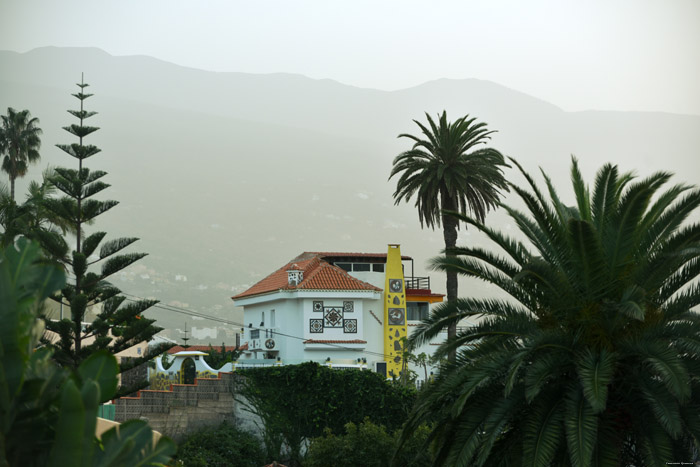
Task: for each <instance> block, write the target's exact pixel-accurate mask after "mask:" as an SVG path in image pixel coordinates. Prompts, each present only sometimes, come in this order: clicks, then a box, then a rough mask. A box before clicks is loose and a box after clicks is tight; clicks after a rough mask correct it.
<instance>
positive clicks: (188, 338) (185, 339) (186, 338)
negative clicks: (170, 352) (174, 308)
mask: <svg viewBox="0 0 700 467" xmlns="http://www.w3.org/2000/svg"><path fill="white" fill-rule="evenodd" d="M190 339H191V338H190V337H187V321H185V337H183V338H182V340H183V341H184V342H185V343H184V344H182V346H183V347H184V348H188V347H189V345H187V341H188V340H190Z"/></svg>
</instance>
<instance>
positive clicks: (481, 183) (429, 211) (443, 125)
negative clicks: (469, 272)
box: [389, 111, 508, 358]
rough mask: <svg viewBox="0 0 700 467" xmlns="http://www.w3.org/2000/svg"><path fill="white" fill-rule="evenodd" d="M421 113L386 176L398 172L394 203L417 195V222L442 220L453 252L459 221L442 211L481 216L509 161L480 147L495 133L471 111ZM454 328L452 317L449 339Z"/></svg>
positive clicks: (453, 293) (451, 282)
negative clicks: (450, 115) (417, 132)
mask: <svg viewBox="0 0 700 467" xmlns="http://www.w3.org/2000/svg"><path fill="white" fill-rule="evenodd" d="M425 116H426V118H427V119H428V125H429V126H425V125H423V124H422V123H420V122H419V121H417V120H414V122H415V123H416V125H418V127H419V128H420V129H421V133H423V134H422V135H421V136H420V137H419V136H413V135H409V134H401V135H399V138H408V139H410V140H412V141H413V142H414V143H413V147H412V148H411V149H409V150H408V151H406V152H403V153H401V154H399V156H398V157H396V159H394V167H393V169H392V170H391V175H390V176H389V179H391V178H392V177H393V176H394V175H398V174H401V176H400V177H399V180H398V181H397V182H396V191H395V192H394V200H395V204H399V203H400V202H401V201H406V202H408V201H409V200H410V199H411V198H412V197H413V196H414V195H415V197H416V203H415V206H416V208H417V209H418V218H419V219H420V223H421V227H423V225H426V226H428V227H431V228H433V229H434V228H435V226H436V225H437V226H438V227H439V226H440V225H441V224H442V232H443V236H444V238H445V249H446V254H448V255H451V254H452V253H451V251H450V249H452V248H454V247H455V246H456V245H457V229H458V227H459V225H458V220H457V218H455V217H453V216H449V215H446V214H445V213H444V211H457V212H460V213H462V214H467V213H470V214H472V215H473V216H474V218H476V219H478V220H479V221H483V220H484V218H485V217H486V213H487V212H488V211H489V210H490V209H492V208H494V207H495V206H496V205H497V204H498V201H499V199H500V195H501V191H503V190H506V191H507V189H508V185H507V183H506V179H505V177H504V176H503V168H504V167H507V164H506V163H505V161H504V159H503V155H502V154H501V153H500V152H499V151H497V150H496V149H493V148H489V147H482V145H484V144H486V142H487V141H488V140H489V139H490V136H489V135H491V133H494V130H491V131H489V130H488V129H487V127H486V124H485V123H483V122H482V123H479V122H477V121H476V119H475V118H469V115H466V116H464V117H461V118H458V119H457V120H455V121H454V122H448V121H447V112H444V111H443V112H442V115H439V120H438V122H437V123H436V122H435V121H433V119H432V118H431V117H430V115H428V114H427V113H426V114H425ZM446 276H447V287H446V292H447V301H448V302H449V301H454V300H456V299H457V297H458V288H457V273H456V272H455V271H447V273H446ZM456 333H457V323H456V322H454V323H452V324H450V326H449V327H448V329H447V337H448V339H454V337H455V335H456ZM450 356H451V357H452V358H454V355H450Z"/></svg>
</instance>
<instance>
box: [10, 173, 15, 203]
mask: <svg viewBox="0 0 700 467" xmlns="http://www.w3.org/2000/svg"><path fill="white" fill-rule="evenodd" d="M10 199H11V200H12V202H14V201H15V177H13V176H12V175H10Z"/></svg>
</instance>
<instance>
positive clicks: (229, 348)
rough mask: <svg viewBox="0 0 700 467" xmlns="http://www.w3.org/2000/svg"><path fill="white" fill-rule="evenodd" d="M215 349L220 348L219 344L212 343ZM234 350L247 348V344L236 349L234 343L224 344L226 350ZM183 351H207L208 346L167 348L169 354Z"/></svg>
mask: <svg viewBox="0 0 700 467" xmlns="http://www.w3.org/2000/svg"><path fill="white" fill-rule="evenodd" d="M211 347H212V348H213V349H214V350H215V351H219V350H221V346H220V345H212V346H211ZM234 350H248V344H243V345H241V346H240V347H238V349H236V346H235V345H227V346H226V352H233V351H234ZM184 351H189V352H209V346H208V345H190V346H189V347H187V348H185V347H183V346H181V345H176V346H175V347H171V348H170V349H168V353H169V354H170V355H172V354H174V353H178V352H184Z"/></svg>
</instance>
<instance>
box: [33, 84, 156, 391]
mask: <svg viewBox="0 0 700 467" xmlns="http://www.w3.org/2000/svg"><path fill="white" fill-rule="evenodd" d="M78 86H79V87H80V89H81V92H79V93H77V94H74V96H75V97H76V98H78V100H79V101H80V110H76V111H70V113H71V114H72V115H73V116H75V117H76V118H78V119H79V124H72V125H70V126H67V127H64V129H65V130H66V131H68V132H69V133H70V134H72V135H74V136H77V137H78V138H79V142H78V143H73V144H69V145H65V144H64V145H57V146H58V147H59V148H60V149H62V150H63V151H64V152H66V153H67V154H68V155H70V156H71V157H73V158H75V159H76V162H77V168H75V169H71V168H65V167H58V168H56V169H55V174H54V176H53V177H51V182H52V183H53V185H54V186H55V188H56V189H57V190H58V191H60V192H61V193H62V196H61V197H57V198H54V197H51V198H48V199H46V200H44V203H43V205H44V207H45V209H46V210H47V211H49V212H50V213H51V214H52V215H53V216H54V217H55V218H57V219H59V221H60V224H59V225H61V226H65V229H66V230H68V231H70V232H72V233H73V235H72V236H71V238H75V242H76V243H75V249H74V250H73V251H72V252H69V251H68V243H67V241H66V240H64V239H63V238H62V236H61V234H60V233H59V232H56V231H49V232H45V233H43V234H41V235H40V236H39V239H40V241H41V245H42V247H43V249H44V250H45V252H46V253H47V255H48V256H49V257H51V258H52V259H54V260H55V261H58V262H60V263H61V264H62V265H63V266H64V267H65V268H66V269H67V270H68V271H69V272H70V273H71V276H72V277H73V278H74V281H73V282H72V283H70V284H67V285H66V286H65V287H64V288H63V289H62V290H61V291H60V293H59V294H56V296H55V297H54V299H55V300H56V301H59V302H61V303H63V304H64V305H66V306H68V307H69V308H70V312H71V315H70V319H64V320H62V321H50V320H47V323H46V327H47V329H49V330H50V331H53V332H55V333H56V334H57V336H58V337H57V338H54V339H50V338H48V337H47V339H46V340H45V341H44V343H45V344H46V345H47V346H50V347H52V348H53V350H54V358H55V359H56V361H57V362H59V363H60V364H61V365H64V366H68V367H71V368H77V367H78V366H79V365H80V364H81V362H82V361H84V360H85V359H86V358H87V357H88V356H89V355H91V354H92V353H94V352H96V351H97V350H100V349H107V350H109V351H110V352H112V353H114V354H116V353H119V352H121V351H123V350H126V349H128V348H130V347H133V346H134V345H136V344H139V343H140V342H143V341H149V340H150V339H151V337H152V336H153V335H154V334H156V333H157V332H159V331H160V330H161V329H162V328H159V327H157V326H155V325H154V323H155V321H154V320H152V319H148V318H146V317H145V316H143V313H144V312H145V311H146V310H147V309H148V308H150V307H151V306H153V305H154V304H156V303H158V302H157V301H156V300H137V301H132V300H129V301H128V303H127V301H126V298H125V297H123V296H121V295H119V293H120V290H119V289H117V288H116V287H114V286H113V285H112V284H110V283H109V282H107V280H108V279H109V278H110V276H112V275H114V274H115V273H117V272H119V271H121V270H123V269H124V268H126V267H127V266H129V265H130V264H132V263H134V262H136V261H138V260H139V259H141V258H143V257H144V256H145V254H143V253H123V252H122V250H124V249H125V248H127V247H128V246H129V245H131V244H132V243H134V242H135V241H136V240H137V239H136V238H118V239H114V240H109V241H104V242H103V240H104V238H105V236H106V234H105V233H104V232H95V233H92V234H90V235H87V233H86V232H85V227H86V226H87V225H90V224H91V223H93V221H94V220H95V218H96V217H97V216H99V215H101V214H103V213H105V212H106V211H108V210H109V209H111V208H113V207H114V206H116V205H117V204H118V203H117V202H116V201H100V200H97V199H95V198H94V196H95V195H96V194H97V193H99V192H101V191H102V190H104V189H105V188H107V187H109V185H108V184H106V183H105V182H104V181H103V180H102V179H103V177H104V176H105V175H106V172H104V171H91V170H90V169H88V168H87V167H85V166H84V163H85V161H86V159H88V158H89V157H92V156H94V155H95V154H98V153H99V152H100V150H99V148H97V147H95V146H90V145H85V144H84V143H83V138H85V137H86V136H88V135H90V134H91V133H93V132H95V131H97V130H98V128H97V127H92V126H86V125H84V120H85V119H87V118H90V117H92V116H93V115H95V113H96V112H88V111H86V110H84V108H83V104H84V102H83V101H84V100H85V99H87V98H88V97H90V96H91V94H85V93H83V92H82V91H83V90H84V89H85V88H86V87H87V86H88V85H87V84H84V83H80V84H78ZM64 233H65V232H64ZM100 244H101V247H100ZM98 247H99V248H98ZM89 311H90V312H93V313H95V314H96V317H95V318H87V313H88V312H89ZM167 348H168V347H167V346H160V347H157V348H153V347H149V349H148V351H147V352H146V353H145V355H142V356H140V357H137V358H132V359H130V360H129V361H128V363H126V362H124V363H123V364H122V366H121V368H120V371H126V370H128V369H129V368H133V367H135V366H138V365H140V364H142V363H145V362H148V361H149V360H151V359H152V358H153V357H155V356H157V355H159V354H160V353H161V352H163V351H165V350H167ZM146 384H147V383H146V382H140V383H139V384H137V385H136V386H132V387H128V388H121V389H120V391H119V394H120V395H123V394H129V393H132V392H134V391H135V390H137V389H140V388H141V387H143V386H145V385H146Z"/></svg>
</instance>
